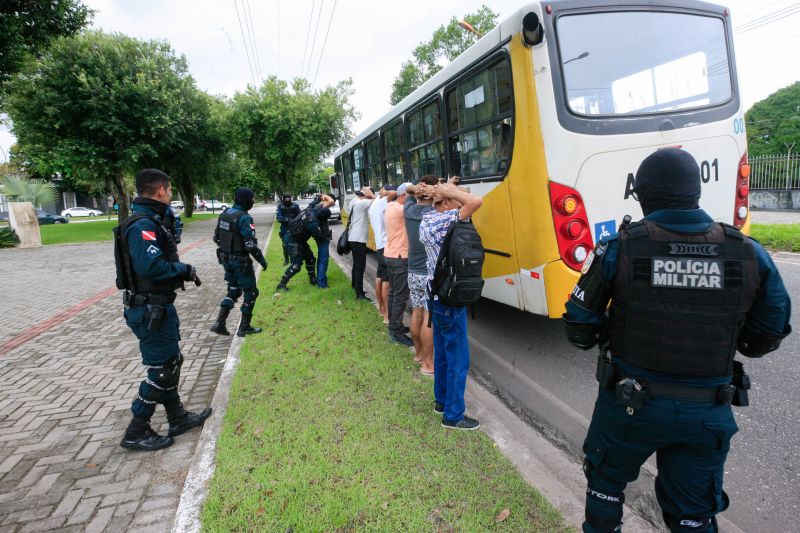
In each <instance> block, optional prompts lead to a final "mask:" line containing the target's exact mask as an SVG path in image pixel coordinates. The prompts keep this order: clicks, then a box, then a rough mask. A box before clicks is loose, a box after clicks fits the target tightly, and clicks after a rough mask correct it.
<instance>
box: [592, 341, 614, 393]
mask: <svg viewBox="0 0 800 533" xmlns="http://www.w3.org/2000/svg"><path fill="white" fill-rule="evenodd" d="M595 377H596V378H597V382H598V383H599V384H600V388H601V389H607V388H609V387H611V384H612V383H613V382H614V364H613V363H612V362H611V359H610V358H609V357H608V355H606V354H605V353H603V351H602V350H600V354H598V356H597V372H596V373H595Z"/></svg>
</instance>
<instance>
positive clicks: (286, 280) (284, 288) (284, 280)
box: [242, 276, 289, 318]
mask: <svg viewBox="0 0 800 533" xmlns="http://www.w3.org/2000/svg"><path fill="white" fill-rule="evenodd" d="M287 283H289V278H287V277H286V276H283V277H282V278H281V282H280V283H278V286H277V287H275V290H276V291H286V292H289V287H287V286H286V284H287ZM242 318H244V316H242Z"/></svg>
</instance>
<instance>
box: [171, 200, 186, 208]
mask: <svg viewBox="0 0 800 533" xmlns="http://www.w3.org/2000/svg"><path fill="white" fill-rule="evenodd" d="M169 205H171V206H172V208H173V209H183V201H182V200H173V201H171V202H170V203H169Z"/></svg>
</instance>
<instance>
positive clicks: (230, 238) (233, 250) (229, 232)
mask: <svg viewBox="0 0 800 533" xmlns="http://www.w3.org/2000/svg"><path fill="white" fill-rule="evenodd" d="M231 211H232V210H231V209H226V210H225V211H223V212H222V213H221V214H220V215H219V220H218V221H217V229H218V230H219V249H220V250H221V251H222V252H223V253H226V254H236V255H247V249H246V248H245V247H244V239H242V233H241V232H240V231H239V229H238V227H239V218H240V217H241V216H242V215H243V214H244V212H243V211H236V212H235V214H234V213H233V212H231Z"/></svg>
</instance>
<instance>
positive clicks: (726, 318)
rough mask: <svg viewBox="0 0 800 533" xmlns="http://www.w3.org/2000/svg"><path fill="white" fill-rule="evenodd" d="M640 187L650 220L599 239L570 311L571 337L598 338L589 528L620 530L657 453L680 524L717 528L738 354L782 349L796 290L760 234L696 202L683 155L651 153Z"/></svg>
mask: <svg viewBox="0 0 800 533" xmlns="http://www.w3.org/2000/svg"><path fill="white" fill-rule="evenodd" d="M634 195H635V197H638V200H639V203H640V204H641V207H642V212H643V213H644V215H645V217H644V219H643V220H641V221H639V222H637V223H634V224H630V225H627V226H626V225H623V226H622V227H621V228H620V231H619V233H618V234H615V235H613V236H611V237H607V238H605V239H602V240H601V241H600V243H598V245H597V247H596V248H595V250H594V252H593V253H592V254H590V255H589V257H588V258H587V260H586V262H585V263H584V267H583V271H582V276H581V278H580V280H579V281H578V284H577V285H576V287H575V289H574V290H573V293H572V295H571V297H570V299H569V301H568V303H567V312H566V314H565V315H564V320H565V323H566V334H567V338H568V339H569V341H570V342H571V343H572V344H574V345H575V346H577V347H579V348H582V349H585V350H587V349H589V348H591V347H593V346H595V345H597V344H598V343H600V346H601V352H600V357H599V358H598V369H597V379H598V381H600V390H599V393H598V398H597V401H596V403H595V409H594V414H593V416H592V421H591V424H590V426H589V432H588V435H587V436H586V440H585V442H584V445H583V450H584V453H585V459H584V473H585V474H586V477H587V480H588V488H587V491H586V521H585V522H584V523H583V531H585V532H611V531H620V530H621V526H622V507H623V503H624V501H625V496H624V492H623V491H624V489H625V486H626V484H627V483H629V482H631V481H633V480H635V479H636V478H637V477H638V475H639V469H640V467H641V465H642V463H644V462H645V461H646V460H647V458H648V457H649V456H650V455H652V454H653V453H655V454H656V457H657V463H658V476H657V478H656V482H655V491H656V497H657V499H658V503H659V505H660V506H661V510H662V512H663V517H664V521H665V522H666V524H667V526H668V527H669V529H670V531H673V532H678V531H691V532H711V531H717V522H716V518H715V515H716V514H717V513H720V512H722V511H724V510H725V509H726V508H727V507H728V497H727V495H726V494H725V492H724V491H723V490H722V477H723V471H724V465H725V459H726V457H727V455H728V450H729V449H730V440H731V437H732V436H733V434H734V433H736V431H737V430H738V427H737V425H736V422H735V420H734V417H733V413H732V410H731V403H733V404H734V405H747V398H746V394H747V389H748V388H749V378H748V377H747V375H746V374H745V373H744V369H743V367H742V365H741V363H740V362H739V361H734V355H735V352H736V350H737V349H738V350H739V352H740V353H741V354H742V355H744V356H746V357H761V356H762V355H765V354H767V353H769V352H771V351H773V350H776V349H777V348H778V347H779V346H780V343H781V340H782V339H783V338H784V337H785V336H786V335H788V334H789V333H790V332H791V327H790V325H789V315H790V302H789V295H788V294H787V292H786V289H785V288H784V286H783V282H782V280H781V277H780V274H779V273H778V271H777V269H776V268H775V265H774V263H773V262H772V260H771V259H770V257H769V255H767V253H766V252H765V251H764V249H763V248H762V247H761V246H760V245H759V244H758V243H757V242H756V241H754V240H752V239H750V238H748V237H746V236H744V235H743V234H742V233H740V232H739V231H738V230H736V229H735V228H733V227H732V226H728V225H725V224H719V223H715V222H713V220H712V219H711V217H709V215H708V214H707V213H706V212H705V211H703V210H702V209H700V208H699V205H698V201H699V199H700V170H699V168H698V165H697V162H696V161H695V160H694V158H692V156H691V155H689V154H688V153H687V152H685V151H683V150H680V149H678V148H666V149H661V150H658V151H656V152H655V153H653V154H652V155H650V156H649V157H647V158H646V159H645V160H644V162H642V164H641V166H640V167H639V169H638V171H637V172H636V178H635V185H634ZM609 301H610V302H611V305H610V307H609V309H608V312H607V313H606V307H607V305H608V303H609ZM608 348H610V355H609V353H608Z"/></svg>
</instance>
